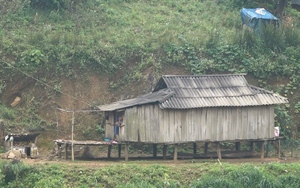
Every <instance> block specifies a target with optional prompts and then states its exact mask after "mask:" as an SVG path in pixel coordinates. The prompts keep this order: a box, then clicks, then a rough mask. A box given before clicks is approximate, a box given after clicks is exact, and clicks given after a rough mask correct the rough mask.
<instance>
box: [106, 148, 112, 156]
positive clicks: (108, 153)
mask: <svg viewBox="0 0 300 188" xmlns="http://www.w3.org/2000/svg"><path fill="white" fill-rule="evenodd" d="M111 147H112V145H108V149H107V158H110V154H111Z"/></svg>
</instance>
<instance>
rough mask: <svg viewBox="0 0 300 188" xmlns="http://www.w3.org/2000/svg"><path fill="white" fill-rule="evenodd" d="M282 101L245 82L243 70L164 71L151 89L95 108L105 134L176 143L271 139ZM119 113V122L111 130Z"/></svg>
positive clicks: (272, 94) (131, 138) (130, 139)
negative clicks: (101, 113)
mask: <svg viewBox="0 0 300 188" xmlns="http://www.w3.org/2000/svg"><path fill="white" fill-rule="evenodd" d="M287 102H288V100H287V99H286V98H284V97H282V96H280V95H278V94H276V93H273V92H271V91H267V90H264V89H262V88H258V87H255V86H252V85H249V84H248V83H247V81H246V79H245V75H244V74H228V75H204V76H198V75H191V76H189V75H164V76H162V77H161V78H160V80H159V81H158V83H157V85H156V87H155V88H154V90H153V92H152V93H149V94H145V95H142V96H139V97H136V98H133V99H128V100H123V101H117V102H114V103H112V104H107V105H101V106H99V109H100V110H101V111H104V112H105V114H106V116H105V117H106V130H105V136H106V137H109V138H114V136H116V139H117V140H118V141H121V142H127V143H129V142H140V143H154V144H156V143H164V144H168V143H170V144H176V143H188V142H201V141H202V142H222V141H237V140H263V139H271V138H274V105H275V104H282V103H287ZM119 117H122V118H123V122H122V124H123V126H120V127H118V128H119V130H118V131H116V129H115V128H116V127H115V122H116V121H117V119H118V118H119Z"/></svg>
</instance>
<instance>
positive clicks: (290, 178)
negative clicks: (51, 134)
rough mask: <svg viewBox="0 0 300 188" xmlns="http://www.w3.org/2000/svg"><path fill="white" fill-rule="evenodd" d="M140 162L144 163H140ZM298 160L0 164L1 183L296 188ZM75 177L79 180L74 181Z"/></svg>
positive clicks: (76, 185) (19, 184) (73, 185)
mask: <svg viewBox="0 0 300 188" xmlns="http://www.w3.org/2000/svg"><path fill="white" fill-rule="evenodd" d="M139 163H141V164H139ZM299 173H300V166H299V164H298V163H290V164H281V163H276V162H274V163H265V164H250V163H247V164H243V165H240V164H235V165H234V164H227V163H224V164H219V163H215V162H213V161H211V162H199V163H195V161H193V164H190V163H188V161H187V163H186V164H181V165H176V166H175V165H174V166H173V165H172V166H170V165H167V166H166V165H160V164H143V165H142V162H138V161H137V162H135V164H130V163H129V164H118V165H108V166H101V167H99V168H95V167H93V168H88V167H86V166H80V164H78V165H76V164H74V165H72V166H64V165H34V166H29V165H26V164H23V163H22V162H14V163H12V162H4V161H2V162H1V164H0V185H1V187H120V188H121V187H128V188H129V187H173V188H175V187H193V188H197V187H199V188H200V187H203V188H204V187H218V188H219V187H220V188H223V187H230V188H234V187H251V188H267V187H270V188H276V187H278V188H292V187H293V188H294V187H298V186H299V184H300V178H299V176H298V174H299ZM74 180H76V181H74Z"/></svg>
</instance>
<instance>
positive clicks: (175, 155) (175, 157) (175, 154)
mask: <svg viewBox="0 0 300 188" xmlns="http://www.w3.org/2000/svg"><path fill="white" fill-rule="evenodd" d="M177 152H178V144H175V145H174V156H173V160H174V161H176V160H177V156H178V153H177Z"/></svg>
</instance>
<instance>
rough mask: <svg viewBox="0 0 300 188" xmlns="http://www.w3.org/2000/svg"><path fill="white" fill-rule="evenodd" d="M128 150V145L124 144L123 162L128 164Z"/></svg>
mask: <svg viewBox="0 0 300 188" xmlns="http://www.w3.org/2000/svg"><path fill="white" fill-rule="evenodd" d="M128 149H129V144H128V143H126V144H125V161H126V162H128Z"/></svg>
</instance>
